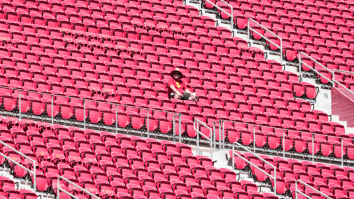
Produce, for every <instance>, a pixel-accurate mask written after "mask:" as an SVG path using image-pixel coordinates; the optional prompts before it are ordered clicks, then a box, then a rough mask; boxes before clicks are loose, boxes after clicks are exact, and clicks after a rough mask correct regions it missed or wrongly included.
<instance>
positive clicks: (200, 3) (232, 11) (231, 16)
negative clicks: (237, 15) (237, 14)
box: [199, 0, 234, 37]
mask: <svg viewBox="0 0 354 199" xmlns="http://www.w3.org/2000/svg"><path fill="white" fill-rule="evenodd" d="M219 1H221V2H222V3H224V4H226V5H227V6H229V7H230V12H231V13H228V12H226V11H225V10H223V9H222V8H220V7H219V6H217V5H215V4H214V3H212V2H211V1H209V0H205V2H208V3H210V4H211V5H213V6H214V7H215V8H217V9H219V10H220V11H221V12H223V13H225V14H226V15H228V16H229V17H230V20H231V37H233V36H234V31H233V30H234V19H233V16H234V8H233V7H232V5H230V4H228V3H226V2H225V1H224V0H219ZM199 9H202V0H199Z"/></svg>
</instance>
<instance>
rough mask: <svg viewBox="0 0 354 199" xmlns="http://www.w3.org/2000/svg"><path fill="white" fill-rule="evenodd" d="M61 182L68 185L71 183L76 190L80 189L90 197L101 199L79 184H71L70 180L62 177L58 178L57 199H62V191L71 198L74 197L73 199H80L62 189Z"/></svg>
mask: <svg viewBox="0 0 354 199" xmlns="http://www.w3.org/2000/svg"><path fill="white" fill-rule="evenodd" d="M60 180H64V181H66V182H67V183H69V184H71V185H73V186H75V187H76V188H78V189H80V190H81V191H83V192H85V193H87V194H88V195H90V196H91V197H93V198H96V199H100V198H99V197H97V196H95V195H94V194H92V193H91V192H89V191H87V190H85V189H83V188H82V187H80V186H79V185H77V184H75V183H73V182H71V181H70V180H68V179H66V178H64V177H62V176H58V186H57V197H56V198H57V199H60V191H62V192H64V193H66V194H68V195H69V196H71V197H73V198H75V199H80V198H78V197H76V196H74V195H73V194H71V193H69V192H67V191H66V190H64V189H62V188H61V187H60Z"/></svg>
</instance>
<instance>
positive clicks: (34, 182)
mask: <svg viewBox="0 0 354 199" xmlns="http://www.w3.org/2000/svg"><path fill="white" fill-rule="evenodd" d="M0 144H2V145H4V146H6V147H7V148H9V149H11V150H12V151H14V152H16V153H17V154H19V155H21V156H22V157H24V158H26V159H28V160H30V161H31V162H32V164H33V171H31V170H29V169H28V168H26V167H24V166H22V165H21V164H20V163H18V162H16V161H15V160H12V159H11V158H10V157H7V156H6V155H5V154H3V153H0V155H1V156H2V157H4V158H5V159H7V160H9V161H11V162H12V163H14V164H16V165H17V166H19V167H21V168H22V169H24V170H26V171H27V172H29V173H31V174H32V175H33V188H34V191H35V192H36V190H37V182H36V167H37V164H36V161H35V160H32V159H31V158H29V157H28V156H26V155H25V154H23V153H21V152H19V151H18V150H16V149H14V148H12V147H11V146H9V145H8V144H6V143H4V142H3V141H0Z"/></svg>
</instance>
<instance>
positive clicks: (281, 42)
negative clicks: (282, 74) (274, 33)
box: [280, 38, 285, 70]
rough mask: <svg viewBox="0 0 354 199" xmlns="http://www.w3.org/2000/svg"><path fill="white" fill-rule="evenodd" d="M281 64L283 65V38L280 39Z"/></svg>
mask: <svg viewBox="0 0 354 199" xmlns="http://www.w3.org/2000/svg"><path fill="white" fill-rule="evenodd" d="M280 63H281V64H283V39H282V38H280ZM284 70H285V69H284Z"/></svg>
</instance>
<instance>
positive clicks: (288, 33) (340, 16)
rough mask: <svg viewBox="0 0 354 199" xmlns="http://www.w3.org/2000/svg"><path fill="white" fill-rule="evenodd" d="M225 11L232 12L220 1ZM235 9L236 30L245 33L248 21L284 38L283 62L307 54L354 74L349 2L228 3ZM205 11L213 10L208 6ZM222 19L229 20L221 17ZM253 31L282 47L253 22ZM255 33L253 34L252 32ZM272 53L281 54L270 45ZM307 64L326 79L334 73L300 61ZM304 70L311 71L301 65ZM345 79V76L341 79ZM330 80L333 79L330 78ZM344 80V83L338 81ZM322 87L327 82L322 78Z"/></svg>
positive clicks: (245, 0)
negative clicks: (242, 30)
mask: <svg viewBox="0 0 354 199" xmlns="http://www.w3.org/2000/svg"><path fill="white" fill-rule="evenodd" d="M212 2H216V4H217V5H219V6H220V7H221V8H222V9H225V10H227V11H228V12H229V13H230V8H229V7H228V6H226V5H225V4H224V3H222V2H219V1H217V0H213V1H212ZM226 2H228V3H229V4H231V5H232V6H233V14H234V18H233V19H234V22H235V24H236V28H238V29H245V28H246V27H247V20H248V19H249V18H251V19H254V20H256V21H257V22H258V23H260V24H261V25H263V26H264V27H266V28H268V29H269V30H271V31H272V32H274V33H276V34H277V35H278V36H280V37H281V38H282V41H283V48H284V49H283V53H284V58H285V59H286V60H287V61H296V60H297V57H298V53H299V52H305V53H306V54H308V55H310V56H311V57H312V58H313V59H315V60H317V61H318V62H320V63H321V64H323V65H324V66H326V67H327V68H328V69H330V70H332V69H339V70H345V71H354V68H353V50H354V48H353V47H354V45H353V44H354V38H353V35H352V34H353V32H352V28H353V22H354V18H353V3H352V2H351V1H346V0H336V1H324V0H316V1H314V0H286V1H279V0H228V1H226ZM204 7H205V8H206V9H212V8H213V7H214V6H212V5H211V4H209V3H205V5H204ZM220 17H221V18H224V19H227V18H229V16H227V15H224V14H222V15H221V16H220ZM250 25H251V26H254V29H255V30H256V31H257V32H259V33H261V34H263V35H265V36H267V38H270V39H271V40H272V41H273V42H275V43H277V44H280V41H279V39H277V38H276V37H274V36H273V35H271V34H270V33H265V32H264V30H263V29H262V28H260V27H257V26H256V25H255V24H253V23H252V22H251V23H250ZM251 33H252V32H251ZM252 37H253V39H256V40H260V39H261V37H260V36H259V35H258V34H253V33H252ZM269 49H271V50H278V48H277V47H276V46H274V45H270V44H269ZM301 59H302V60H303V61H305V63H307V64H308V65H310V66H311V67H314V68H315V69H316V70H319V71H320V72H321V74H323V75H325V76H326V77H331V76H332V75H331V73H329V72H328V71H326V70H324V69H323V68H322V67H321V66H319V65H317V64H315V63H314V62H313V61H311V60H310V59H308V58H306V57H302V58H301ZM302 70H305V71H310V69H309V68H308V67H307V66H305V65H302ZM338 76H341V78H344V76H343V74H342V75H338ZM329 79H331V78H329ZM338 80H344V79H338ZM320 81H321V83H323V84H327V83H328V81H327V80H325V79H324V78H320Z"/></svg>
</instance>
